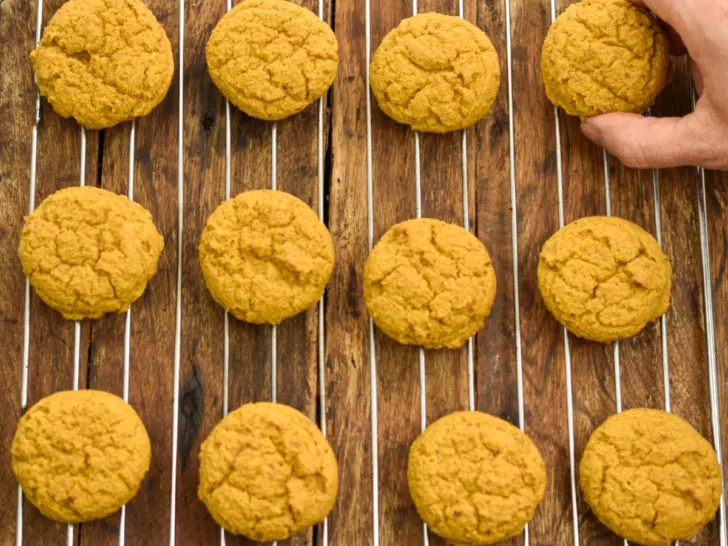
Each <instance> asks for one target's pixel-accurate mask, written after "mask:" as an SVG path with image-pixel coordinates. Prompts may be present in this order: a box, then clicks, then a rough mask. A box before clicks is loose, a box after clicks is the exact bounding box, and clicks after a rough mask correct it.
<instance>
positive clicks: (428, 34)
mask: <svg viewBox="0 0 728 546" xmlns="http://www.w3.org/2000/svg"><path fill="white" fill-rule="evenodd" d="M369 79H370V83H371V86H372V91H373V92H374V96H375V97H376V98H377V102H378V103H379V107H380V108H381V109H382V111H383V112H384V113H385V114H387V115H388V116H389V117H390V118H392V119H393V120H395V121H398V122H399V123H405V124H407V125H410V126H411V127H412V129H414V130H415V131H426V132H430V133H446V132H448V131H455V130H457V129H463V128H465V127H469V126H470V125H473V124H474V123H475V122H477V121H478V120H480V119H481V118H482V117H483V116H485V115H486V114H487V113H488V111H490V107H491V105H492V104H493V101H494V100H495V97H496V95H497V94H498V86H499V85H500V65H499V64H498V54H497V53H496V51H495V49H494V48H493V44H491V43H490V40H489V39H488V37H487V36H486V35H485V33H484V32H483V31H482V30H480V29H479V28H478V27H476V26H474V25H472V24H470V23H469V22H467V21H465V20H463V19H461V18H460V17H451V16H448V15H442V14H440V13H423V14H420V15H415V16H414V17H410V18H409V19H404V20H403V21H402V22H401V23H400V24H399V26H398V27H397V28H395V29H394V30H392V31H391V32H390V33H389V34H387V35H386V36H385V37H384V40H382V43H381V45H380V46H379V47H378V48H377V51H376V52H375V54H374V58H373V59H372V64H371V70H370V78H369Z"/></svg>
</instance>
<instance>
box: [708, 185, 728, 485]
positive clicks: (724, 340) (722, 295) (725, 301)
mask: <svg viewBox="0 0 728 546" xmlns="http://www.w3.org/2000/svg"><path fill="white" fill-rule="evenodd" d="M706 186H707V195H706V198H707V204H708V209H707V212H708V226H709V228H710V238H709V242H710V264H711V278H712V279H713V284H712V289H713V319H714V323H715V345H716V357H717V358H716V360H717V375H718V393H719V405H720V412H719V415H720V423H721V430H722V437H721V441H722V448H723V461H722V463H723V488H724V491H725V490H727V489H728V474H726V468H728V466H726V465H728V457H726V447H728V444H726V439H727V437H728V436H727V434H726V426H725V425H726V423H728V398H727V397H728V366H727V365H726V356H725V355H726V354H728V329H727V327H726V323H725V321H724V320H721V319H720V317H723V316H725V315H724V313H725V312H726V311H727V307H728V282H726V264H727V261H728V218H727V216H726V211H727V207H728V174H727V173H725V172H717V171H708V172H707V173H706Z"/></svg>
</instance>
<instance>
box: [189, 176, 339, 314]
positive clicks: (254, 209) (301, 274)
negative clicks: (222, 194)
mask: <svg viewBox="0 0 728 546" xmlns="http://www.w3.org/2000/svg"><path fill="white" fill-rule="evenodd" d="M199 252H200V266H201V267H202V274H203V276H204V277H205V283H206V284H207V288H208V289H209V290H210V293H211V294H212V297H213V298H214V299H215V301H216V302H217V303H218V304H220V305H221V306H222V307H224V308H225V310H226V311H229V312H231V313H232V314H233V315H235V316H236V317H237V318H239V319H240V320H244V321H245V322H251V323H254V324H266V323H267V324H279V323H280V322H282V321H283V320H285V319H287V318H290V317H292V316H294V315H297V314H298V313H301V312H303V311H305V310H307V309H310V308H311V307H313V305H314V304H315V303H316V302H317V301H318V300H320V299H321V296H323V294H324V290H325V288H326V284H327V283H328V282H329V279H330V278H331V272H332V270H333V267H334V244H333V241H332V240H331V234H330V233H329V231H328V229H326V226H325V225H324V224H323V223H322V222H321V221H320V220H319V218H318V216H317V215H316V213H315V212H314V211H313V210H312V209H311V207H309V206H308V205H307V204H306V203H304V202H303V201H301V200H300V199H298V198H297V197H294V196H293V195H291V194H289V193H285V192H282V191H273V190H255V191H247V192H243V193H241V194H238V195H237V196H235V197H234V198H232V199H229V200H227V201H225V202H224V203H222V204H221V205H220V206H219V207H218V208H217V209H215V211H214V212H213V213H212V214H211V215H210V218H208V220H207V224H206V225H205V229H204V231H203V232H202V238H201V240H200V248H199Z"/></svg>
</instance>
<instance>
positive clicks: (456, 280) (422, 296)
mask: <svg viewBox="0 0 728 546" xmlns="http://www.w3.org/2000/svg"><path fill="white" fill-rule="evenodd" d="M495 290H496V280H495V270H494V269H493V265H492V263H491V259H490V256H489V255H488V251H487V250H486V249H485V247H484V246H483V244H482V243H481V242H480V241H479V240H478V238H477V237H475V235H473V234H472V233H470V232H468V231H466V230H465V229H463V228H461V227H460V226H456V225H454V224H448V223H445V222H441V221H440V220H433V219H429V218H422V219H419V220H408V221H406V222H402V223H400V224H397V225H395V226H393V227H392V228H390V230H389V231H387V233H385V234H384V235H383V236H382V238H381V239H380V240H379V242H378V243H377V244H376V246H375V247H374V249H373V250H372V252H371V254H370V255H369V257H368V258H367V262H366V266H365V268H364V298H365V299H366V304H367V308H368V309H369V313H370V314H371V316H372V318H373V319H374V322H375V323H376V324H377V326H378V327H379V328H380V329H381V330H382V331H383V332H384V333H385V334H387V335H388V336H389V337H392V338H394V339H396V340H397V341H399V342H400V343H404V344H409V345H422V346H424V347H427V348H430V349H440V348H443V347H449V348H458V347H461V346H462V345H463V344H464V343H465V342H466V341H467V339H468V338H469V337H471V336H473V335H475V333H476V332H477V331H478V330H479V329H480V328H481V327H482V326H483V320H484V319H485V317H487V316H488V314H489V313H490V308H491V307H492V305H493V300H494V299H495Z"/></svg>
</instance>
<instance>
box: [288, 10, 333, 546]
mask: <svg viewBox="0 0 728 546" xmlns="http://www.w3.org/2000/svg"><path fill="white" fill-rule="evenodd" d="M296 3H298V4H299V5H302V6H303V7H306V8H308V9H311V10H313V11H314V12H316V13H317V12H318V0H298V1H297V2H296ZM318 113H319V103H318V101H316V102H314V104H312V105H310V106H309V107H308V108H306V109H305V110H304V111H303V112H301V113H299V114H297V115H295V116H292V117H291V118H288V119H285V120H282V121H280V122H279V123H278V177H277V178H278V188H279V189H280V190H281V191H285V192H288V193H291V194H293V195H295V196H296V197H298V198H299V199H301V200H302V201H303V202H305V203H307V204H309V205H310V206H311V207H312V208H313V209H314V210H318V178H317V177H318V125H319V123H318V118H319V114H318ZM325 113H326V112H325ZM327 135H328V133H327V132H326V127H324V137H323V138H324V142H323V146H324V150H325V149H326V141H325V139H326V136H327ZM323 161H324V163H325V161H326V160H325V157H324V159H323ZM318 312H319V308H318V305H316V306H315V307H314V308H313V309H311V310H309V311H307V312H305V313H302V314H300V315H298V316H296V317H293V318H291V319H290V320H287V321H285V322H283V323H282V324H281V325H280V326H279V327H278V366H277V372H278V375H277V400H278V402H280V403H282V404H288V405H289V406H292V407H294V408H296V409H297V410H299V411H301V412H302V413H304V414H305V415H307V416H308V417H309V418H310V419H311V420H312V421H314V422H318V415H317V413H316V408H317V397H316V395H317V390H318V383H317V378H318V320H319V319H318ZM315 531H316V529H313V528H312V529H308V530H307V531H305V532H303V533H300V534H298V535H296V536H294V537H291V538H290V539H289V540H286V541H282V542H280V543H279V544H281V546H283V545H290V546H304V545H312V544H313V543H314V537H313V535H314V532H315ZM319 532H321V529H319Z"/></svg>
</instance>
